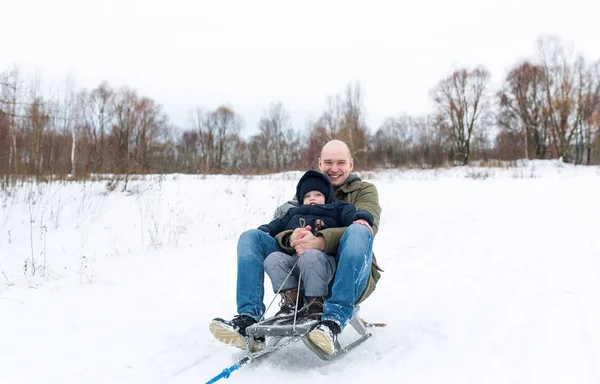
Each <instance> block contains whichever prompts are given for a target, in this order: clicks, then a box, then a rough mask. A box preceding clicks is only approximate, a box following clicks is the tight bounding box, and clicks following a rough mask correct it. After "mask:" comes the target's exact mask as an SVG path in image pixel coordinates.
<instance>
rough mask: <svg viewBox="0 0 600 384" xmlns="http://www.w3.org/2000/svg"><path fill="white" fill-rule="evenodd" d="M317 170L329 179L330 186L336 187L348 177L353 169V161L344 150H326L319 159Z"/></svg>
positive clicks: (340, 148) (335, 148)
mask: <svg viewBox="0 0 600 384" xmlns="http://www.w3.org/2000/svg"><path fill="white" fill-rule="evenodd" d="M319 169H320V170H321V172H323V173H324V174H326V175H327V176H328V177H329V180H331V184H333V186H334V187H337V186H339V185H341V184H342V183H343V182H344V181H346V179H347V178H348V176H350V172H352V170H353V169H354V161H352V159H351V158H350V154H349V153H348V151H347V150H345V148H342V147H339V148H337V147H333V148H327V149H325V150H323V152H322V153H321V157H320V158H319Z"/></svg>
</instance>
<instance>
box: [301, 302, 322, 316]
mask: <svg viewBox="0 0 600 384" xmlns="http://www.w3.org/2000/svg"><path fill="white" fill-rule="evenodd" d="M306 301H307V303H306V305H305V307H304V308H303V309H302V310H303V311H306V315H307V316H309V317H317V318H320V317H321V315H323V305H324V303H325V298H324V297H307V298H306Z"/></svg>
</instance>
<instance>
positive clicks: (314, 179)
mask: <svg viewBox="0 0 600 384" xmlns="http://www.w3.org/2000/svg"><path fill="white" fill-rule="evenodd" d="M310 191H319V192H321V193H322V194H323V195H324V196H325V202H329V200H330V198H331V199H333V186H332V185H331V181H329V178H328V177H327V176H326V175H324V174H322V173H321V172H317V171H312V170H311V171H308V172H306V173H305V174H304V175H303V176H302V177H301V178H300V181H299V182H298V186H297V187H296V199H298V202H299V203H300V204H302V201H303V200H304V196H305V195H306V194H307V193H308V192H310Z"/></svg>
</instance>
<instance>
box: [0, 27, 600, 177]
mask: <svg viewBox="0 0 600 384" xmlns="http://www.w3.org/2000/svg"><path fill="white" fill-rule="evenodd" d="M534 57H535V59H532V60H530V61H523V62H516V63H515V64H514V65H513V66H512V68H510V69H509V70H508V73H506V74H505V76H504V80H503V84H502V85H501V89H490V73H489V72H488V71H487V70H486V69H485V68H483V67H477V68H461V69H457V70H455V71H454V72H453V73H450V74H449V75H448V76H447V77H445V78H443V79H441V80H439V82H438V83H437V85H436V86H435V87H434V88H433V89H431V91H430V96H431V98H432V100H433V101H434V102H435V106H436V108H435V109H434V110H432V111H431V112H430V114H428V115H426V116H409V115H404V116H397V117H389V118H387V119H386V120H385V122H384V123H383V124H382V125H381V126H380V127H368V126H367V125H366V124H365V119H364V113H365V112H364V106H363V101H362V99H363V95H362V91H361V85H360V83H349V84H348V85H347V87H346V89H345V90H341V93H340V94H338V95H335V96H332V97H330V98H329V102H328V105H327V106H326V108H325V110H324V111H323V112H322V114H321V115H320V116H319V117H318V118H317V119H316V120H315V121H314V122H312V123H310V124H308V126H307V127H305V128H304V129H302V130H300V129H298V128H297V127H293V126H292V125H291V119H290V115H289V112H288V111H287V110H286V108H285V106H284V105H283V104H282V103H281V102H274V103H273V104H271V105H270V106H265V110H266V112H265V113H264V115H263V116H262V118H261V119H260V122H259V123H258V127H257V128H258V129H257V133H256V134H255V135H253V136H251V137H249V138H248V139H244V138H242V137H241V136H240V130H241V121H242V118H241V116H240V115H238V114H237V113H236V111H235V109H234V108H233V107H232V106H228V105H223V106H220V107H218V108H217V109H215V110H205V109H203V108H201V107H198V108H197V109H195V110H193V111H190V112H191V114H192V115H193V119H192V120H193V122H192V121H191V122H190V125H189V126H185V127H177V126H174V125H173V124H172V123H170V121H169V117H168V116H167V114H166V113H165V111H164V110H163V108H162V106H161V105H159V104H157V103H156V102H155V101H154V100H152V99H150V98H148V97H144V96H142V95H139V94H138V93H137V92H136V90H134V89H132V88H129V87H123V88H119V89H115V88H112V87H111V86H110V85H109V84H106V83H103V84H100V85H99V86H98V87H97V88H95V89H92V90H87V89H83V90H78V89H75V86H74V85H73V84H69V85H67V86H66V87H65V89H66V90H65V91H64V92H62V91H61V92H60V93H61V94H60V95H58V94H56V95H52V96H46V95H44V94H43V92H42V85H41V84H40V83H39V82H35V81H33V82H27V81H25V80H24V78H23V75H22V73H21V72H20V71H19V68H16V67H14V68H8V69H6V70H4V71H2V69H0V71H2V72H0V177H1V178H2V181H3V182H4V183H6V182H9V181H10V180H14V179H19V178H23V177H32V176H33V177H37V178H42V179H43V178H46V177H47V176H48V175H52V176H53V177H57V176H58V177H60V176H67V175H70V177H74V178H84V179H85V178H87V177H89V175H91V174H119V175H131V174H147V173H174V172H177V173H201V174H218V173H225V174H231V173H241V174H256V173H271V172H280V171H286V170H304V169H308V168H311V167H314V166H315V164H316V160H317V158H318V155H319V151H320V148H321V147H322V145H323V144H324V143H325V142H326V141H328V140H330V139H333V138H338V139H341V140H344V141H345V142H347V143H348V145H349V146H350V149H351V152H352V155H353V157H354V159H355V164H356V167H357V168H358V169H373V168H395V167H417V168H432V167H438V166H448V165H464V164H468V163H469V162H470V161H472V160H483V161H488V160H508V161H511V160H516V159H525V158H526V159H559V158H561V159H562V160H563V161H565V162H570V163H575V164H599V163H600V61H595V62H588V61H586V59H585V58H584V57H582V56H577V55H573V54H571V53H569V50H568V49H566V48H565V46H564V45H563V43H562V42H561V41H560V40H558V39H555V38H548V37H545V38H541V39H540V40H539V41H538V44H537V52H535V55H534Z"/></svg>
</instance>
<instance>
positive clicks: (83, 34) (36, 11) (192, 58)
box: [0, 0, 600, 136]
mask: <svg viewBox="0 0 600 384" xmlns="http://www.w3.org/2000/svg"><path fill="white" fill-rule="evenodd" d="M598 4H600V3H599V2H595V1H591V0H570V1H568V2H565V1H555V0H551V1H549V0H521V1H517V0H503V1H480V0H453V1H451V2H445V1H434V0H422V1H411V2H397V1H374V0H373V1H368V2H367V1H363V2H358V1H312V0H309V1H301V2H300V1H299V2H290V1H267V0H255V1H222V0H221V1H197V0H196V1H192V0H189V1H188V0H171V1H168V2H167V1H162V2H159V1H152V0H145V1H141V0H139V1H137V0H119V1H116V0H106V1H94V2H87V1H79V0H54V1H43V0H19V1H13V0H0V12H1V14H2V17H1V18H0V19H1V22H0V36H1V37H2V49H1V50H0V71H3V70H5V69H7V68H8V67H9V66H10V65H12V64H17V65H19V66H20V67H21V68H23V69H25V71H26V72H28V73H33V72H37V73H38V74H40V75H41V77H42V80H43V84H44V85H46V86H51V84H53V82H54V83H56V84H62V83H64V81H65V79H66V77H67V74H69V73H70V74H71V75H72V76H73V77H74V79H75V85H76V87H77V88H93V87H96V86H97V85H98V84H100V82H101V81H103V80H106V81H108V82H109V84H111V85H112V86H115V87H116V86H121V85H129V86H131V87H133V88H135V89H136V90H138V91H139V93H140V94H142V95H144V96H149V97H151V98H153V99H155V100H156V101H157V102H159V103H161V104H163V105H164V107H165V109H166V111H167V113H168V114H169V116H170V117H171V118H172V120H173V121H174V122H175V123H176V124H178V125H180V126H184V127H185V126H186V125H187V124H188V116H189V111H190V110H191V109H192V108H194V107H198V106H200V107H204V108H208V109H214V108H216V107H217V106H218V105H220V104H223V103H227V104H229V105H231V106H232V107H233V108H234V109H235V110H236V112H237V113H239V114H240V115H242V116H243V118H244V121H245V128H244V131H243V135H245V136H246V135H249V134H252V133H254V132H255V131H256V125H257V123H258V120H259V118H260V116H261V115H262V114H263V113H264V111H265V110H267V109H268V107H269V104H270V103H272V102H278V101H281V102H283V104H284V106H285V107H286V108H287V109H288V110H289V111H290V113H291V116H292V122H293V124H294V127H295V128H304V127H305V125H306V121H307V120H308V119H315V118H316V117H318V115H319V114H320V113H321V112H322V111H323V110H324V109H325V107H326V105H327V98H328V97H329V96H333V95H335V94H338V93H341V92H342V91H343V90H344V88H345V87H346V85H347V84H348V82H350V81H352V82H354V81H360V83H361V84H362V86H363V94H364V104H365V110H366V116H367V124H368V125H369V127H370V128H371V130H375V129H377V128H378V127H379V125H380V124H381V123H382V121H383V120H384V119H385V118H386V117H389V116H395V115H398V114H401V113H409V114H413V115H418V114H424V113H427V112H429V111H430V110H431V101H430V97H429V90H430V89H431V88H432V87H433V86H434V85H435V84H436V83H437V82H438V81H439V80H440V79H441V78H443V77H444V76H445V75H447V74H448V73H449V72H450V71H451V70H452V69H455V68H457V67H461V66H475V65H478V64H483V65H484V66H485V67H486V68H488V69H489V70H490V71H491V72H492V75H493V80H494V81H495V82H496V83H498V82H499V81H500V80H501V79H502V77H503V76H504V75H505V73H506V70H507V68H509V67H510V66H512V65H513V64H515V63H516V62H517V61H518V60H519V59H523V58H526V57H528V56H531V55H533V54H534V53H535V41H536V39H537V38H538V37H540V36H542V35H550V34H552V35H557V36H559V37H560V38H561V39H562V40H563V42H564V43H568V44H572V45H573V46H574V48H575V50H576V51H577V52H581V53H583V54H584V56H585V57H586V58H587V59H589V60H597V59H599V58H600V44H599V43H598V38H599V37H600V32H598V30H597V26H596V25H597V15H598V10H599V9H600V5H598Z"/></svg>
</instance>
